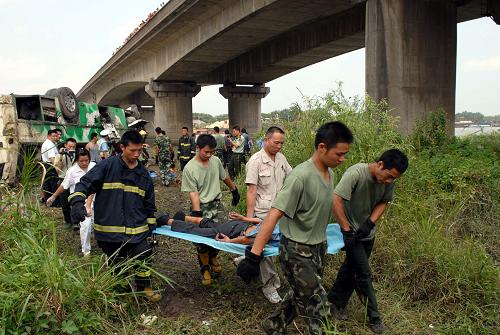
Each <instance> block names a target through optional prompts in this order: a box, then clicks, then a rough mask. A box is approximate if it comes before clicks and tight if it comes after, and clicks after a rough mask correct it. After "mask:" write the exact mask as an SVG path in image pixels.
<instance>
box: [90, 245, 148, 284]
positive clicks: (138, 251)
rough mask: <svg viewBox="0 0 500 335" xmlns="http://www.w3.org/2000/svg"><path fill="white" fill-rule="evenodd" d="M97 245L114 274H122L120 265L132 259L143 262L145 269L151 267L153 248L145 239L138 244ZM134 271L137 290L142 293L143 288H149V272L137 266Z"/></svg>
mask: <svg viewBox="0 0 500 335" xmlns="http://www.w3.org/2000/svg"><path fill="white" fill-rule="evenodd" d="M97 245H98V246H99V248H101V249H102V252H104V253H105V254H106V256H108V259H109V263H110V265H113V266H116V272H115V273H116V274H119V273H120V272H122V268H121V263H123V262H124V261H125V260H127V259H131V258H134V257H135V259H137V260H138V261H144V262H145V263H146V266H147V267H150V266H151V257H152V255H153V248H152V247H151V246H150V244H149V243H148V241H147V240H146V239H144V240H142V241H141V242H139V243H120V242H106V241H97ZM134 270H135V284H136V286H137V290H138V291H144V288H145V287H151V271H150V270H149V269H147V268H143V267H141V266H139V265H137V266H135V267H134ZM123 275H125V274H124V273H123Z"/></svg>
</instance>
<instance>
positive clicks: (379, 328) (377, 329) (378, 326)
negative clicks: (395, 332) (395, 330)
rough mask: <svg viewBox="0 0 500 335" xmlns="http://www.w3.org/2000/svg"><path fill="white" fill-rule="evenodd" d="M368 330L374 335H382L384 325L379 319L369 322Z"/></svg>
mask: <svg viewBox="0 0 500 335" xmlns="http://www.w3.org/2000/svg"><path fill="white" fill-rule="evenodd" d="M370 329H371V330H372V332H374V333H375V334H382V333H383V332H385V326H384V323H383V322H382V320H380V319H378V320H375V321H370Z"/></svg>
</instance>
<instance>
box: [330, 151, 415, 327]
mask: <svg viewBox="0 0 500 335" xmlns="http://www.w3.org/2000/svg"><path fill="white" fill-rule="evenodd" d="M407 168H408V158H407V157H406V155H405V154H404V153H402V152H401V151H399V150H397V149H391V150H388V151H386V152H384V153H383V154H382V155H381V156H380V158H379V159H378V160H377V161H376V162H372V163H369V164H366V163H358V164H355V165H353V166H351V167H349V168H348V169H347V171H346V172H345V173H344V175H343V176H342V179H341V180H340V182H339V183H338V185H337V186H336V187H335V195H334V200H333V211H334V213H335V216H336V217H337V221H338V222H339V224H340V226H341V228H342V233H343V234H344V236H347V241H348V243H345V247H344V248H345V253H346V257H345V260H344V263H343V264H342V266H341V267H340V269H339V271H338V274H337V279H336V280H335V283H334V284H333V286H332V288H331V290H330V292H329V293H328V299H329V300H330V302H331V303H332V314H333V315H334V316H335V317H338V318H344V315H345V312H344V310H345V307H346V306H347V303H348V301H349V298H350V297H351V295H352V293H353V291H354V290H356V293H357V295H358V297H359V298H360V299H361V300H362V304H363V306H366V314H367V315H368V322H369V326H370V328H371V330H372V331H373V332H374V333H376V334H381V333H383V332H384V330H385V326H384V323H383V322H382V319H381V317H380V313H379V312H378V307H377V298H376V296H375V290H374V289H373V284H372V276H371V270H370V264H369V258H370V255H371V252H372V249H373V244H374V239H375V230H376V228H375V227H376V226H378V224H376V222H377V221H378V219H379V218H380V217H381V216H382V215H383V213H384V211H385V209H386V208H387V206H388V204H389V202H390V201H391V200H392V198H393V195H394V181H395V180H396V179H397V178H399V177H400V176H401V175H402V174H403V173H404V172H405V171H406V169H407Z"/></svg>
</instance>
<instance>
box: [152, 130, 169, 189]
mask: <svg viewBox="0 0 500 335" xmlns="http://www.w3.org/2000/svg"><path fill="white" fill-rule="evenodd" d="M155 132H156V138H155V145H156V154H157V156H158V165H159V170H160V179H161V183H162V185H165V186H168V184H169V182H170V181H169V178H168V176H167V174H168V169H169V168H170V165H171V164H172V161H171V156H170V152H171V151H172V150H173V149H172V143H171V142H170V138H169V137H168V136H166V135H163V132H162V130H161V128H160V127H156V129H155Z"/></svg>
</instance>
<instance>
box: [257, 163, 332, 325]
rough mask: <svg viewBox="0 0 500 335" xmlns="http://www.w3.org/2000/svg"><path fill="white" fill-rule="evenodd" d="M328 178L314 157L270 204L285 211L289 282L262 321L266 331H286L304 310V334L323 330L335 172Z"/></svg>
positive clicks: (283, 244)
mask: <svg viewBox="0 0 500 335" xmlns="http://www.w3.org/2000/svg"><path fill="white" fill-rule="evenodd" d="M329 174H330V181H329V182H327V181H326V180H325V179H324V178H323V177H322V175H321V174H320V172H319V171H318V169H317V168H316V166H315V165H314V163H313V162H312V160H311V159H309V160H308V161H306V162H304V163H302V164H300V165H298V166H297V167H296V168H295V169H294V170H292V172H291V173H290V174H289V175H288V176H287V178H286V179H285V183H284V185H283V188H282V189H281V191H280V192H279V193H278V195H277V197H276V199H275V201H274V202H273V205H272V207H274V208H276V209H279V210H280V211H282V212H283V213H284V214H285V215H284V217H283V218H282V219H281V220H280V222H279V225H280V231H281V234H282V238H281V241H280V256H279V260H280V264H281V267H282V269H283V274H284V276H285V278H286V279H287V280H288V282H289V284H290V290H289V291H288V293H287V294H286V295H285V297H284V299H283V302H282V303H281V305H280V307H279V308H278V309H277V310H276V311H275V312H274V313H273V314H271V316H270V317H269V318H267V319H266V320H264V322H263V326H264V327H265V329H266V331H268V333H269V332H271V333H274V334H284V333H285V330H286V326H287V325H288V324H289V323H291V322H292V321H293V319H294V317H295V316H297V315H303V316H304V317H305V322H306V324H307V333H306V334H321V332H322V323H323V321H324V319H325V318H326V317H327V316H328V315H329V313H330V303H329V302H328V299H327V293H326V291H325V289H324V288H323V285H322V275H323V268H324V265H325V263H324V261H325V255H326V248H327V245H326V227H327V225H328V223H329V222H330V219H331V212H332V206H333V178H334V175H333V171H332V170H331V169H329Z"/></svg>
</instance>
